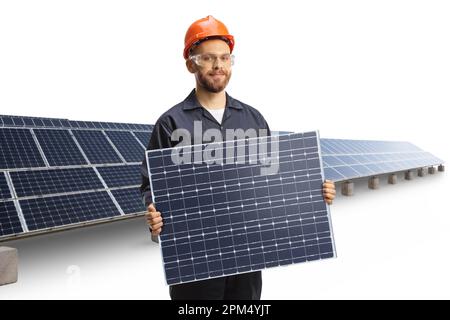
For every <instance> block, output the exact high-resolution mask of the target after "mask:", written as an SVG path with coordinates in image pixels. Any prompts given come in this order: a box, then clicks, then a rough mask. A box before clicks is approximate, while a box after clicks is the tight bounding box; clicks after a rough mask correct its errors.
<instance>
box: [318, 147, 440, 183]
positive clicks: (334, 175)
mask: <svg viewBox="0 0 450 320" xmlns="http://www.w3.org/2000/svg"><path fill="white" fill-rule="evenodd" d="M320 144H321V149H322V160H323V166H324V172H325V177H326V178H327V179H330V180H333V181H344V180H349V179H356V178H362V177H368V176H375V175H381V174H386V173H391V172H398V171H406V170H411V169H416V168H422V167H428V166H433V165H439V164H442V163H443V161H442V160H441V159H439V158H437V157H435V156H434V155H432V154H431V153H429V152H426V151H423V150H421V149H420V148H418V147H416V146H415V145H413V144H412V143H409V142H394V141H367V140H343V139H321V141H320Z"/></svg>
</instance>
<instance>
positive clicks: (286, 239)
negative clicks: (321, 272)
mask: <svg viewBox="0 0 450 320" xmlns="http://www.w3.org/2000/svg"><path fill="white" fill-rule="evenodd" d="M270 139H274V138H269V140H270ZM279 139H280V141H279V150H280V152H279V157H278V158H277V159H272V160H275V161H274V162H272V164H276V163H277V161H279V162H278V163H279V171H278V172H277V173H274V174H269V175H261V168H262V165H261V164H260V163H254V164H250V163H246V164H237V163H228V162H227V161H225V164H223V165H221V164H205V163H202V164H195V165H192V164H181V165H174V164H173V162H172V159H171V152H172V150H171V149H163V150H155V151H149V152H147V156H148V164H149V175H150V179H151V183H152V190H153V199H154V200H155V203H156V206H157V208H158V210H159V211H161V212H162V214H163V218H164V230H163V232H162V233H161V235H160V244H161V248H162V254H163V262H164V268H165V273H166V280H167V283H168V284H176V283H182V282H190V281H196V280H202V279H207V278H211V277H218V276H223V275H229V274H235V273H241V272H249V271H255V270H261V269H264V268H269V267H274V266H279V265H285V264H293V263H298V262H304V261H311V260H317V259H324V258H330V257H332V256H333V255H334V249H333V243H332V234H331V228H330V221H329V215H328V208H327V206H326V205H325V202H324V201H323V198H322V191H321V190H322V189H321V186H322V180H323V179H322V171H321V167H320V156H319V151H318V146H317V141H318V140H317V135H316V133H315V132H311V133H305V134H295V135H289V136H284V137H280V138H279ZM272 141H273V140H272ZM254 142H255V141H254ZM251 144H252V142H251V141H250V144H249V145H251ZM224 147H226V145H224ZM233 148H235V146H233ZM223 154H226V150H225V151H224V152H223ZM235 154H237V152H235Z"/></svg>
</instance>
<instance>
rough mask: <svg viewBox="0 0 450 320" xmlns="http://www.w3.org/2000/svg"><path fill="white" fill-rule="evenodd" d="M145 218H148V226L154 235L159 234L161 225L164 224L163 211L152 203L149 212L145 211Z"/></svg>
mask: <svg viewBox="0 0 450 320" xmlns="http://www.w3.org/2000/svg"><path fill="white" fill-rule="evenodd" d="M145 218H146V219H147V223H148V226H149V227H150V230H151V231H152V235H153V236H158V235H159V234H160V233H161V227H162V225H163V222H162V217H161V212H159V211H156V208H155V206H154V205H153V203H151V204H150V205H149V206H148V208H147V212H146V213H145Z"/></svg>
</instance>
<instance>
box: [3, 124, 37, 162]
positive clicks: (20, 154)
mask: <svg viewBox="0 0 450 320" xmlns="http://www.w3.org/2000/svg"><path fill="white" fill-rule="evenodd" d="M29 167H45V163H44V160H43V159H42V156H41V154H40V153H39V149H38V147H37V145H36V143H35V141H34V139H33V136H32V134H31V131H30V130H28V129H13V128H2V129H1V130H0V169H10V168H29Z"/></svg>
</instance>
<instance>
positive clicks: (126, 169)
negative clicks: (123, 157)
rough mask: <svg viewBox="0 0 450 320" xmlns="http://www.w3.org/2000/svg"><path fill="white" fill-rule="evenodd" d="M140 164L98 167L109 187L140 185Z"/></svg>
mask: <svg viewBox="0 0 450 320" xmlns="http://www.w3.org/2000/svg"><path fill="white" fill-rule="evenodd" d="M140 168H141V166H140V165H121V166H108V167H98V168H97V170H98V172H99V173H100V176H101V177H102V178H103V180H104V181H105V183H106V185H107V186H108V187H109V188H117V187H127V186H139V185H140V184H141V183H142V180H141V179H142V178H141V171H140Z"/></svg>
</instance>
